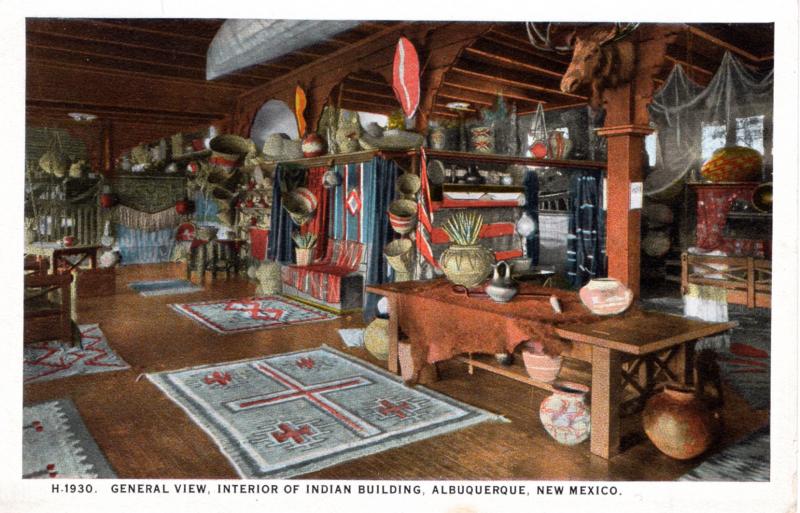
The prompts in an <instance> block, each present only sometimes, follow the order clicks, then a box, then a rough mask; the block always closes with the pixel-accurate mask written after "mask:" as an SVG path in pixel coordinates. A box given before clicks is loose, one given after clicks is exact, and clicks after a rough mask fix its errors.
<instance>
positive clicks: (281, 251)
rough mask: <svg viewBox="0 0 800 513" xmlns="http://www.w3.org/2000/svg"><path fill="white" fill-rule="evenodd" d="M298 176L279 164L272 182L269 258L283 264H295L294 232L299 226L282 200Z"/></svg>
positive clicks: (293, 171)
mask: <svg viewBox="0 0 800 513" xmlns="http://www.w3.org/2000/svg"><path fill="white" fill-rule="evenodd" d="M296 174H297V172H296V171H295V170H292V169H288V168H287V167H286V166H285V165H283V164H278V166H277V167H276V168H275V175H274V178H273V182H272V215H271V216H270V228H269V233H270V236H269V245H268V246H267V258H268V259H269V260H272V261H275V262H280V263H282V264H291V263H294V244H293V243H292V232H293V231H295V230H296V229H297V226H296V225H295V224H294V222H293V221H292V219H291V217H289V213H288V212H287V211H286V209H285V208H283V207H282V201H281V198H282V197H283V195H284V194H285V193H286V191H287V190H289V189H290V187H291V185H292V184H293V183H295V182H296V181H297V177H296V176H295V175H296Z"/></svg>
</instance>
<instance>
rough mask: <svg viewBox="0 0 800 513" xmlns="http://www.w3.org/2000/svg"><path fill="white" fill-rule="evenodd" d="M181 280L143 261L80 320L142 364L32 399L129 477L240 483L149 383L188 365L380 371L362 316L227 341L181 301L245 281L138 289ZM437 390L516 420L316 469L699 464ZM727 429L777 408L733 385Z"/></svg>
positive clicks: (370, 473) (544, 473) (32, 390)
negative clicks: (278, 361) (326, 356)
mask: <svg viewBox="0 0 800 513" xmlns="http://www.w3.org/2000/svg"><path fill="white" fill-rule="evenodd" d="M173 276H174V277H180V276H181V269H180V268H179V267H177V266H173V265H172V264H164V265H156V266H136V267H134V266H131V267H127V268H123V269H122V270H121V271H120V274H119V275H118V281H117V294H116V295H114V296H111V297H97V298H88V299H82V300H81V301H80V304H79V321H80V323H82V324H85V323H99V324H100V326H101V328H102V330H103V332H104V333H105V334H106V336H107V338H108V340H109V343H110V345H111V347H112V348H113V349H114V350H115V351H116V352H117V353H118V354H119V355H120V356H121V357H122V358H123V359H124V360H125V361H126V362H128V363H129V364H130V365H131V368H130V369H128V370H125V371H118V372H106V373H101V374H94V375H88V376H77V377H72V378H67V379H60V380H55V381H49V382H44V383H36V384H31V385H26V386H25V391H24V402H25V404H32V403H37V402H40V401H45V400H50V399H57V398H62V397H70V398H71V399H72V400H73V401H74V403H75V404H76V406H77V407H78V410H79V411H80V413H81V416H82V417H83V419H84V421H85V423H86V425H87V427H88V429H89V431H90V432H91V434H92V435H93V436H94V438H95V440H96V441H97V443H98V445H99V446H100V448H101V449H102V450H103V452H104V453H105V455H106V457H107V458H108V461H109V463H110V464H111V466H112V467H113V468H114V469H115V471H116V473H117V475H118V476H119V477H120V478H236V477H237V474H236V472H235V471H234V469H233V467H231V465H230V464H229V463H228V461H227V459H226V458H225V456H223V455H222V453H221V452H220V451H219V449H218V448H217V446H216V445H215V444H214V442H213V441H212V440H211V439H210V438H209V437H208V436H207V435H206V434H205V432H204V431H203V430H202V429H200V428H199V427H198V426H197V425H195V424H194V423H193V422H192V421H191V420H190V419H189V417H188V416H187V415H186V414H185V413H184V412H183V411H182V410H181V409H180V408H179V407H178V406H177V405H175V404H174V403H173V402H172V401H171V400H170V399H168V398H167V396H165V395H164V394H163V393H161V392H160V391H159V390H158V389H157V388H156V387H155V386H154V385H153V384H152V383H150V382H149V381H148V380H147V379H144V378H143V377H142V378H141V379H137V378H139V376H140V375H141V374H143V373H148V372H157V371H164V370H171V369H180V368H183V367H188V366H194V365H201V364H210V363H218V362H225V361H229V360H237V359H242V358H251V357H257V356H263V355H269V354H275V353H282V352H286V351H293V350H297V349H302V348H312V347H317V346H319V345H320V344H328V345H330V346H333V347H336V348H337V349H342V350H345V351H348V352H350V353H351V354H354V355H356V356H359V357H362V358H364V359H366V360H369V361H371V362H373V363H376V364H381V362H378V361H377V360H374V359H372V358H371V357H370V356H369V355H368V354H367V353H366V351H364V350H348V349H346V348H345V347H344V346H343V344H342V343H341V341H340V339H339V336H338V334H337V331H336V330H337V329H338V328H346V327H359V326H361V325H362V324H363V323H362V322H361V319H360V316H351V317H344V318H339V319H336V320H333V321H328V322H319V323H312V324H306V325H298V326H293V327H289V328H282V329H273V330H264V331H257V332H251V333H242V334H235V335H218V334H216V333H214V332H212V331H210V330H208V329H206V328H204V327H202V326H200V325H199V324H197V323H195V322H193V321H191V320H189V319H188V318H186V317H183V316H181V315H178V314H176V313H175V312H174V311H172V310H171V309H170V308H169V307H167V305H168V304H170V303H175V302H180V301H183V300H186V301H200V300H208V299H223V298H236V297H244V296H247V295H252V294H253V292H254V289H255V287H254V285H253V284H252V283H249V282H247V281H246V280H244V279H230V280H225V279H224V278H223V279H218V280H217V281H215V282H210V280H209V282H207V283H206V289H205V290H204V291H203V292H201V293H195V294H186V295H175V296H155V297H142V296H140V295H138V294H137V293H135V292H134V291H132V290H130V289H128V288H127V286H126V283H127V282H130V281H134V280H140V279H158V278H167V277H173ZM440 375H441V379H440V380H439V381H438V382H437V383H436V384H434V385H433V386H432V388H434V389H436V390H438V391H440V392H443V393H445V394H447V395H449V396H451V397H454V398H456V399H459V400H461V401H464V402H466V403H469V404H472V405H474V406H478V407H481V408H484V409H486V410H489V411H492V412H495V413H499V414H502V415H504V416H505V417H506V418H507V419H508V420H510V421H511V422H509V423H499V422H497V423H495V422H485V423H482V424H478V425H476V426H473V427H470V428H467V429H463V430H460V431H456V432H454V433H450V434H446V435H441V436H437V437H434V438H430V439H428V440H424V441H421V442H416V443H412V444H409V445H406V446H403V447H400V448H396V449H392V450H389V451H385V452H382V453H379V454H375V455H372V456H367V457H364V458H360V459H357V460H354V461H351V462H348V463H343V464H340V465H336V466H334V467H330V468H327V469H325V470H322V471H319V472H316V473H313V474H307V475H305V476H303V477H304V478H315V479H527V480H548V479H558V480H573V479H578V480H649V481H654V480H672V479H675V478H677V477H678V476H680V475H682V474H683V473H685V472H686V471H688V470H689V469H691V468H693V467H694V466H696V465H697V464H698V463H699V462H698V461H694V462H689V463H685V462H678V461H675V460H672V459H670V458H668V457H666V456H664V455H662V454H661V453H659V452H658V451H657V450H656V449H655V447H654V446H653V445H652V444H651V443H650V442H649V441H647V440H646V439H645V440H643V441H641V442H640V443H638V444H636V445H634V446H632V447H631V448H630V449H629V450H627V451H625V452H624V453H622V454H621V455H619V456H617V457H615V458H613V459H612V460H610V461H606V460H604V459H602V458H599V457H597V456H593V455H591V454H590V453H589V447H588V442H584V443H583V444H580V445H578V446H575V447H565V446H561V445H559V444H557V443H556V442H555V441H553V440H552V439H551V438H550V437H549V436H548V435H547V433H546V432H545V431H544V429H543V428H542V426H541V423H540V421H539V418H538V405H539V403H541V401H542V400H543V399H544V398H545V392H543V391H540V390H537V389H533V388H531V387H528V386H526V385H524V384H521V383H517V382H513V381H510V380H508V379H505V378H502V377H500V376H496V375H492V374H489V373H486V372H483V371H480V370H478V371H476V372H475V374H474V375H472V376H470V375H468V374H467V372H466V367H465V366H464V365H463V364H458V363H447V364H445V365H442V366H441V367H440ZM722 418H723V422H724V425H725V432H724V436H723V438H722V440H721V441H720V444H719V447H724V446H727V445H730V444H731V443H733V442H734V441H736V440H738V439H740V438H742V437H743V436H745V435H746V434H748V433H750V432H752V431H754V430H756V429H757V428H759V427H761V426H762V425H765V424H766V423H767V422H768V420H769V412H765V411H759V412H757V411H753V410H751V409H750V408H749V406H748V405H747V404H746V403H745V402H744V401H743V400H742V399H741V398H740V397H738V396H737V395H736V394H735V392H733V391H732V390H726V406H725V408H724V410H723V411H722Z"/></svg>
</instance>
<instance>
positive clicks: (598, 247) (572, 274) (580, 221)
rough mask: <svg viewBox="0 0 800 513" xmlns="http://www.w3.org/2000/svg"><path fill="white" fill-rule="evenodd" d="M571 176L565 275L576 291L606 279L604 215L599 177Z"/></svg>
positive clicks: (582, 173)
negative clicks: (589, 283)
mask: <svg viewBox="0 0 800 513" xmlns="http://www.w3.org/2000/svg"><path fill="white" fill-rule="evenodd" d="M574 173H575V175H574V176H573V178H572V181H571V182H570V190H569V207H570V208H569V234H568V235H567V265H566V271H567V279H568V280H569V282H570V283H571V284H572V286H573V287H575V288H579V287H582V286H583V285H584V284H586V282H588V281H589V280H591V279H592V278H596V277H601V276H605V275H606V272H607V271H606V238H605V235H606V220H605V217H606V213H605V211H604V210H603V208H602V205H603V186H602V180H601V179H600V173H598V172H592V171H580V172H578V171H575V172H574Z"/></svg>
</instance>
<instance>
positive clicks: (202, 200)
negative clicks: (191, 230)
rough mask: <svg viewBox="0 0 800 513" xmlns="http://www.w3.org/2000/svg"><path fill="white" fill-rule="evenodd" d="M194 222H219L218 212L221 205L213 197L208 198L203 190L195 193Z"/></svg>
mask: <svg viewBox="0 0 800 513" xmlns="http://www.w3.org/2000/svg"><path fill="white" fill-rule="evenodd" d="M192 199H193V200H194V222H195V223H197V224H211V223H213V224H219V219H217V213H219V207H218V206H217V203H216V202H215V201H214V200H212V199H211V198H206V197H205V195H204V194H203V193H202V192H201V191H197V192H196V193H195V195H194V198H192Z"/></svg>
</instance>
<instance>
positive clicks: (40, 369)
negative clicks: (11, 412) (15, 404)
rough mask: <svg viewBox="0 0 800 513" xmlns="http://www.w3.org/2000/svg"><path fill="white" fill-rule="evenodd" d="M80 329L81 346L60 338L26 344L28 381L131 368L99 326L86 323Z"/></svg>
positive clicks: (25, 357)
mask: <svg viewBox="0 0 800 513" xmlns="http://www.w3.org/2000/svg"><path fill="white" fill-rule="evenodd" d="M79 329H80V330H81V345H80V346H75V347H69V346H66V345H65V344H64V343H62V342H59V341H52V342H39V343H36V344H27V345H26V346H25V350H24V362H25V363H24V367H23V376H24V381H25V383H26V384H27V383H35V382H37V381H48V380H51V379H59V378H68V377H70V376H77V375H80V374H95V373H98V372H108V371H115V370H123V369H127V368H128V367H129V365H128V364H127V363H125V362H124V361H123V360H122V358H120V357H119V356H117V354H116V353H115V352H114V351H112V350H111V348H110V347H109V346H108V341H107V340H106V337H105V335H103V332H102V331H100V326H99V325H97V324H83V325H81V326H80V327H79Z"/></svg>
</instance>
